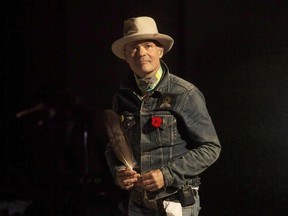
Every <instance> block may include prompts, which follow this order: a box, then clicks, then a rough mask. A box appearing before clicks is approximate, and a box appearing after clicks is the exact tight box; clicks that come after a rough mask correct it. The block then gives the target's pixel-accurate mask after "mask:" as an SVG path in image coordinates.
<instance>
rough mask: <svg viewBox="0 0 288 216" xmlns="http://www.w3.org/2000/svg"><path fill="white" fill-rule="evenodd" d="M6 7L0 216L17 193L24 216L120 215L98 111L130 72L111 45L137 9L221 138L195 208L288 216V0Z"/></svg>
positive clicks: (208, 213) (56, 1) (59, 1)
mask: <svg viewBox="0 0 288 216" xmlns="http://www.w3.org/2000/svg"><path fill="white" fill-rule="evenodd" d="M1 9H2V10H3V12H2V14H3V15H4V18H3V21H4V28H3V29H2V34H1V37H2V40H1V41H2V44H3V49H2V53H3V54H4V55H3V58H2V59H3V63H2V72H1V83H3V84H2V85H1V89H2V91H1V94H2V95H3V97H2V98H3V99H2V103H1V104H2V105H1V119H2V120H1V122H2V123H1V125H2V126H1V132H2V133H3V135H2V141H1V149H0V160H1V164H0V167H1V170H0V175H1V179H0V184H1V188H0V200H1V201H2V208H1V205H0V215H1V211H2V212H3V213H2V214H3V215H8V214H10V215H12V213H11V212H10V211H8V210H7V208H6V207H7V203H15V201H19V200H21V201H28V203H30V204H29V205H28V206H29V208H27V209H28V210H27V211H26V213H25V215H120V214H124V213H123V211H121V209H122V207H125V199H124V198H123V195H126V194H125V192H123V191H120V190H119V189H117V188H116V187H115V186H114V184H113V182H112V180H111V176H110V173H109V171H108V169H107V167H106V164H105V159H104V155H103V154H104V146H105V143H106V135H105V131H104V130H103V126H102V122H101V113H102V111H103V109H106V108H109V107H110V103H111V97H112V94H113V92H114V90H115V89H116V87H117V85H118V84H119V83H120V82H121V78H122V76H123V74H124V73H126V71H127V69H128V66H127V64H126V63H125V62H124V61H123V60H120V59H117V58H116V57H115V56H114V55H113V54H112V52H111V49H110V47H111V44H112V43H113V42H114V41H115V40H116V39H118V38H120V37H122V24H123V20H124V19H127V18H130V17H132V16H141V15H148V16H152V17H154V18H155V20H156V21H157V24H158V29H159V32H161V33H165V34H168V35H170V36H172V37H173V38H174V40H175V44H174V47H173V49H172V51H170V52H169V53H168V54H167V55H166V56H164V61H165V62H166V63H167V64H168V66H169V68H170V71H171V72H172V73H174V74H176V75H179V76H181V77H183V78H185V79H187V80H189V81H191V82H193V83H194V84H195V85H197V86H198V87H199V88H200V90H201V91H202V92H203V93H204V95H205V97H206V101H207V107H208V109H209V111H210V114H211V116H212V119H213V121H214V124H215V127H216V129H217V132H218V135H219V139H220V141H221V143H222V146H223V150H222V153H221V156H220V158H219V160H218V161H217V162H216V163H215V164H214V165H213V166H212V167H211V168H209V169H208V170H207V171H206V172H204V173H203V174H202V177H203V180H202V185H201V188H200V194H201V205H202V210H201V215H203V216H204V215H205V216H212V215H213V216H215V215H219V216H220V215H227V216H234V215H235V216H236V215H255V216H256V215H257V216H258V215H259V216H262V215H273V216H274V215H287V213H288V207H287V203H288V202H287V201H288V199H287V197H288V181H287V180H288V172H287V168H288V165H287V164H288V159H287V153H288V128H287V124H288V84H287V83H288V75H287V69H288V60H287V59H288V39H287V38H288V25H287V23H288V22H287V21H288V20H287V18H288V15H287V11H288V7H287V5H285V1H284V0H283V1H281V0H274V1H273V0H253V1H252V0H250V1H245V0H244V1H236V0H235V1H229V0H215V1H207V0H201V1H200V0H191V1H188V0H187V1H184V0H179V1H172V0H171V1H168V0H165V1H164V0H160V1H150V0H147V1H138V0H133V1H108V0H105V1H104V0H103V1H100V0H99V1H92V0H86V1H64V0H50V1H44V0H43V1H36V0H34V1H31V0H30V1H29V0H28V1H15V2H11V3H6V4H4V5H3V7H2V8H1ZM41 104H42V105H41ZM37 105H39V107H40V109H38V110H37V109H36V110H34V109H33V108H35V107H37ZM21 111H28V113H25V115H22V116H21V117H19V116H18V117H16V114H17V113H18V114H19V112H21ZM1 201H0V203H1ZM3 203H4V204H3ZM31 203H32V204H31ZM3 206H4V207H3ZM5 206H6V207H5ZM16 206H17V205H16ZM106 206H107V208H106ZM11 208H12V209H13V208H14V209H16V207H15V205H12V204H11V205H10V207H9V209H10V210H11ZM9 212H10V213H9ZM28 212H29V213H28ZM95 212H98V213H97V214H96V213H95ZM100 213H101V214H100Z"/></svg>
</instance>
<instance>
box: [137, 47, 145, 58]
mask: <svg viewBox="0 0 288 216" xmlns="http://www.w3.org/2000/svg"><path fill="white" fill-rule="evenodd" d="M138 53H139V55H140V56H143V55H145V54H146V49H145V47H144V46H139V49H138Z"/></svg>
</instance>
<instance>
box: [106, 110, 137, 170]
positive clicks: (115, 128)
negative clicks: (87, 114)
mask: <svg viewBox="0 0 288 216" xmlns="http://www.w3.org/2000/svg"><path fill="white" fill-rule="evenodd" d="M103 118H104V123H105V126H106V130H107V133H108V137H109V139H110V142H111V144H112V148H113V151H114V153H115V155H116V157H117V158H118V159H119V160H120V161H121V162H122V163H123V164H125V165H126V166H127V167H129V168H130V169H131V170H132V169H133V168H134V166H135V162H134V159H133V154H132V151H131V148H130V146H129V145H128V143H127V141H126V138H125V134H124V131H123V129H122V127H121V124H120V118H119V116H118V115H117V113H115V112H114V111H113V110H104V112H103Z"/></svg>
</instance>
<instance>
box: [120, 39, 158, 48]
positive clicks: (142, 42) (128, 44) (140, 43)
mask: <svg viewBox="0 0 288 216" xmlns="http://www.w3.org/2000/svg"><path fill="white" fill-rule="evenodd" d="M147 43H153V44H154V45H155V46H158V47H160V44H159V42H158V41H155V40H139V41H133V42H130V43H127V44H126V47H131V46H136V45H143V44H147Z"/></svg>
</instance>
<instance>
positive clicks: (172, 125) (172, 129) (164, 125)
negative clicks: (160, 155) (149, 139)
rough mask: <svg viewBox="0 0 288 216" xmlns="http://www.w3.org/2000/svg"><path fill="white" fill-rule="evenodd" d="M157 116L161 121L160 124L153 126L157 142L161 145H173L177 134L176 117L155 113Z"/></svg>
mask: <svg viewBox="0 0 288 216" xmlns="http://www.w3.org/2000/svg"><path fill="white" fill-rule="evenodd" d="M157 117H158V118H160V119H161V121H162V122H161V124H158V125H157V126H158V127H156V128H155V136H156V137H155V138H156V141H157V143H159V144H160V145H161V146H171V145H174V143H175V140H176V136H177V127H176V125H177V122H176V118H175V117H174V116H173V115H157ZM152 120H153V117H152ZM152 126H153V125H152Z"/></svg>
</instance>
